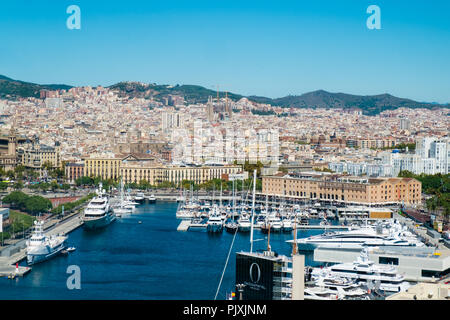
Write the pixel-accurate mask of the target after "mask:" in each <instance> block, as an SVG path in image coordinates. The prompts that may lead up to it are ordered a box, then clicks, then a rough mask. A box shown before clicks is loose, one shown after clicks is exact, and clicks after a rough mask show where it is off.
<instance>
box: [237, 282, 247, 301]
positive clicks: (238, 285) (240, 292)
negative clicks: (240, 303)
mask: <svg viewBox="0 0 450 320" xmlns="http://www.w3.org/2000/svg"><path fill="white" fill-rule="evenodd" d="M244 287H245V284H237V285H236V288H237V290H238V291H239V300H243V299H242V292H244Z"/></svg>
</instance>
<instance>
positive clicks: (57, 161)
mask: <svg viewBox="0 0 450 320" xmlns="http://www.w3.org/2000/svg"><path fill="white" fill-rule="evenodd" d="M18 154H19V158H20V160H21V164H22V165H23V166H25V167H26V168H31V169H41V168H42V166H43V165H44V164H46V163H48V164H50V165H51V166H52V168H61V164H62V163H61V155H60V148H59V145H55V147H51V146H47V145H44V144H40V143H39V142H38V141H33V142H32V143H28V144H24V146H23V147H20V148H19V149H18Z"/></svg>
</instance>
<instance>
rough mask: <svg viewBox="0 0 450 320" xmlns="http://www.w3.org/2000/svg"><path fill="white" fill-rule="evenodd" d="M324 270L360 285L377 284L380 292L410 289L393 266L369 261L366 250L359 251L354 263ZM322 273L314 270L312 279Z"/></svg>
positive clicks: (319, 270) (318, 269)
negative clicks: (360, 283)
mask: <svg viewBox="0 0 450 320" xmlns="http://www.w3.org/2000/svg"><path fill="white" fill-rule="evenodd" d="M324 270H325V271H326V272H328V273H329V274H330V275H332V276H336V277H344V278H350V279H354V280H356V281H358V282H362V283H367V282H368V281H370V282H378V283H379V285H380V290H384V291H391V292H400V291H406V290H407V289H408V288H409V287H410V284H409V282H407V281H405V278H404V277H403V276H402V275H400V274H399V273H398V270H397V268H396V267H394V266H393V265H376V264H374V262H373V261H370V260H369V257H368V250H367V249H366V248H365V249H363V250H362V251H361V254H360V256H359V257H358V259H357V260H356V261H354V262H352V263H340V264H336V265H333V266H330V267H327V268H324ZM322 272H323V270H321V269H320V268H316V269H314V270H313V271H312V273H311V275H312V278H313V279H317V277H318V276H319V275H320V274H321V273H322Z"/></svg>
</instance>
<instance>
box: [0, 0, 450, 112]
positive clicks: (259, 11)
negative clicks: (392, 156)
mask: <svg viewBox="0 0 450 320" xmlns="http://www.w3.org/2000/svg"><path fill="white" fill-rule="evenodd" d="M72 4H75V5H78V6H79V7H80V9H81V30H69V29H67V27H66V20H67V18H68V17H69V14H67V13H66V9H67V7H68V6H69V5H72ZM371 4H375V5H378V6H379V7H380V9H381V30H369V29H368V28H367V27H366V20H367V18H368V17H369V14H367V13H366V9H367V7H368V6H369V5H371ZM449 14H450V1H447V0H442V1H439V0H436V1H433V2H430V1H406V0H405V1H402V0H395V1H394V0H392V1H379V0H373V1H372V0H371V1H365V0H342V1H336V0H334V1H332V0H327V1H325V0H315V1H300V0H297V1H283V0H278V1H275V0H271V1H265V0H259V1H253V0H240V1H235V0H208V1H200V0H191V1H179V0H173V1H154V0H146V1H137V0H127V1H95V0H90V1H85V0H82V1H81V0H70V1H66V0H54V1H45V0H40V1H34V0H15V1H1V2H0V39H1V41H0V74H3V75H6V76H9V77H11V78H14V79H20V80H24V81H31V82H36V83H65V84H70V85H97V84H101V85H104V86H107V85H111V84H114V83H116V82H119V81H126V80H129V81H142V82H155V83H158V84H198V85H202V86H205V87H207V88H215V86H216V85H219V88H220V90H228V91H231V92H235V93H240V94H244V95H260V96H268V97H273V98H274V97H281V96H285V95H288V94H302V93H305V92H309V91H313V90H318V89H324V90H327V91H331V92H346V93H351V94H362V95H371V94H381V93H391V94H393V95H396V96H400V97H405V98H411V99H414V100H418V101H430V102H432V101H435V102H440V103H446V102H450V19H449Z"/></svg>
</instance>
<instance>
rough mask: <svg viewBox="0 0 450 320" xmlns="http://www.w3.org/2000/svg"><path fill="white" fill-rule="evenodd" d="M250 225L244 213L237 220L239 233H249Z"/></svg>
mask: <svg viewBox="0 0 450 320" xmlns="http://www.w3.org/2000/svg"><path fill="white" fill-rule="evenodd" d="M251 226H252V223H251V222H250V218H249V216H248V215H247V214H246V213H241V216H240V217H239V220H238V230H239V231H241V232H249V231H250V228H251Z"/></svg>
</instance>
